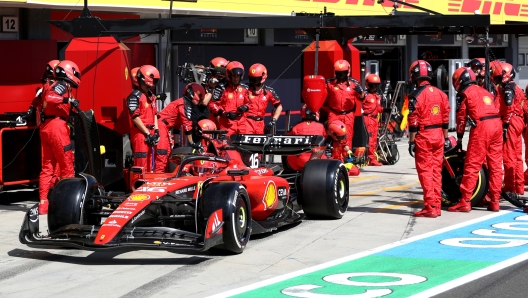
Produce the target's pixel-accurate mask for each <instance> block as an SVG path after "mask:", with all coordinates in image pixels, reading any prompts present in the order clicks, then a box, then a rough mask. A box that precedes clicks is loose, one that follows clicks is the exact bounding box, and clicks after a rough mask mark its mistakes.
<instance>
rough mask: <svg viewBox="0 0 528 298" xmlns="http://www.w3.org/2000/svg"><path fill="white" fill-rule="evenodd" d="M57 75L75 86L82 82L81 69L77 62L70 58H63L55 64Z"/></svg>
mask: <svg viewBox="0 0 528 298" xmlns="http://www.w3.org/2000/svg"><path fill="white" fill-rule="evenodd" d="M55 77H56V78H58V79H63V80H65V81H67V82H69V83H70V84H71V85H72V87H73V88H77V87H79V85H80V84H81V71H80V70H79V67H78V66H77V64H75V63H73V62H72V61H70V60H62V61H61V62H60V63H59V64H57V66H55Z"/></svg>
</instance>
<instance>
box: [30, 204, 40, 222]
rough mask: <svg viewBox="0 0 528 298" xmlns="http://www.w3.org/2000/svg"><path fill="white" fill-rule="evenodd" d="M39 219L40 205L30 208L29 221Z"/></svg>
mask: <svg viewBox="0 0 528 298" xmlns="http://www.w3.org/2000/svg"><path fill="white" fill-rule="evenodd" d="M38 220H39V213H38V206H35V208H31V209H29V221H31V222H37V221H38Z"/></svg>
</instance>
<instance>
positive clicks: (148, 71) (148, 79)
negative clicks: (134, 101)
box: [137, 65, 160, 87]
mask: <svg viewBox="0 0 528 298" xmlns="http://www.w3.org/2000/svg"><path fill="white" fill-rule="evenodd" d="M159 79H160V73H159V71H158V69H157V68H156V67H154V66H152V65H143V66H141V67H140V68H139V70H138V72H137V80H138V83H144V84H145V85H147V86H149V87H156V85H157V84H158V81H159Z"/></svg>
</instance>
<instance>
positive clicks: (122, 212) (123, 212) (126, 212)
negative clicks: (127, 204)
mask: <svg viewBox="0 0 528 298" xmlns="http://www.w3.org/2000/svg"><path fill="white" fill-rule="evenodd" d="M112 214H132V211H121V210H116V211H114V212H113V213H112Z"/></svg>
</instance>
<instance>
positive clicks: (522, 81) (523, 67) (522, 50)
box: [515, 36, 528, 91]
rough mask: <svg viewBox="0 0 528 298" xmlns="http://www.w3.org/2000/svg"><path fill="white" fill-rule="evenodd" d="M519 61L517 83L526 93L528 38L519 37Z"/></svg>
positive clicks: (527, 80)
mask: <svg viewBox="0 0 528 298" xmlns="http://www.w3.org/2000/svg"><path fill="white" fill-rule="evenodd" d="M518 57H519V58H518V60H517V66H518V67H519V72H518V75H519V76H518V78H516V80H515V81H516V82H517V83H518V84H519V86H520V87H521V88H522V89H523V90H525V91H526V85H528V61H527V60H526V59H527V58H528V36H522V37H519V55H518Z"/></svg>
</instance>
